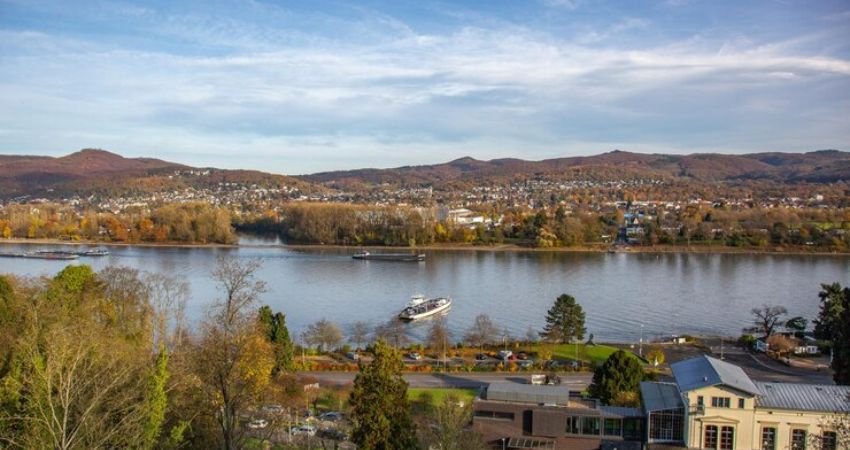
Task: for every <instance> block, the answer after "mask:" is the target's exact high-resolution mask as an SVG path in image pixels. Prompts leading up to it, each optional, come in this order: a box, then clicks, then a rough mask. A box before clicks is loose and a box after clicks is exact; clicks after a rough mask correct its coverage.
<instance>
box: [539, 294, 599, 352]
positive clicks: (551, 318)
mask: <svg viewBox="0 0 850 450" xmlns="http://www.w3.org/2000/svg"><path fill="white" fill-rule="evenodd" d="M586 332H587V329H586V328H585V327H584V310H583V309H582V307H581V305H579V304H578V303H576V299H575V298H573V296H571V295H567V294H562V295H561V296H559V297H558V298H557V299H555V304H554V305H552V308H550V309H549V312H548V313H547V314H546V326H545V327H544V328H543V332H542V333H540V335H541V336H543V337H544V338H546V339H548V340H549V341H553V342H561V343H562V344H566V343H569V342H572V341H573V339H575V340H578V341H580V340H582V339H584V333H586Z"/></svg>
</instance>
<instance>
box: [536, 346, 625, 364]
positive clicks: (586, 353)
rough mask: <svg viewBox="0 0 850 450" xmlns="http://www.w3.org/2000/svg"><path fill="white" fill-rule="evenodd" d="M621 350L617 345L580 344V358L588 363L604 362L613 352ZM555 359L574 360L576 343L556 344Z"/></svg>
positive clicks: (553, 354) (553, 353)
mask: <svg viewBox="0 0 850 450" xmlns="http://www.w3.org/2000/svg"><path fill="white" fill-rule="evenodd" d="M617 350H619V349H618V348H616V347H610V346H607V345H586V344H578V359H579V360H580V361H584V362H586V363H596V364H602V363H604V362H605V360H606V359H608V357H609V356H611V354H612V353H614V352H616V351H617ZM552 356H553V358H554V359H569V360H573V359H575V357H576V345H575V344H560V345H556V346H555V349H554V351H553V352H552Z"/></svg>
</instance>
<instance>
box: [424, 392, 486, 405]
mask: <svg viewBox="0 0 850 450" xmlns="http://www.w3.org/2000/svg"><path fill="white" fill-rule="evenodd" d="M422 394H426V395H430V396H431V404H432V405H438V404H440V403H442V402H443V400H445V398H446V397H448V396H449V395H454V396H455V397H457V398H458V400H461V401H463V402H464V403H467V404H468V403H470V402H472V399H474V398H475V395H476V394H478V389H458V388H410V389H408V390H407V398H408V399H410V400H411V401H416V400H419V399H420V397H421V396H422Z"/></svg>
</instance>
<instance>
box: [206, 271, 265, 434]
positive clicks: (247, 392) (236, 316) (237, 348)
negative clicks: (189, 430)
mask: <svg viewBox="0 0 850 450" xmlns="http://www.w3.org/2000/svg"><path fill="white" fill-rule="evenodd" d="M259 267H260V263H259V261H249V262H244V263H243V262H241V261H239V260H237V259H227V258H224V257H220V258H219V259H218V261H217V263H216V266H215V268H214V269H213V272H212V276H213V279H214V280H215V282H216V284H217V285H218V290H219V292H221V293H222V297H221V298H219V299H218V300H217V301H216V302H215V303H214V304H213V305H212V307H211V309H210V312H209V314H208V318H207V319H206V320H205V321H204V322H203V323H202V324H201V326H200V333H199V340H198V343H197V349H196V351H195V359H196V362H195V374H196V376H197V377H198V379H199V380H200V382H201V383H200V386H199V389H200V390H201V392H200V394H201V395H202V396H203V399H204V403H205V412H206V415H207V417H210V418H212V420H213V422H214V423H215V425H216V427H217V428H218V437H219V445H220V446H221V447H222V448H224V449H226V450H232V449H236V448H240V447H241V446H242V444H243V441H244V437H245V436H244V434H243V430H242V427H240V426H239V420H240V418H241V417H242V415H243V414H244V412H245V409H246V408H247V407H248V406H250V405H252V404H254V403H255V402H258V401H259V400H260V398H261V394H262V393H263V391H264V389H265V388H266V387H267V385H268V383H269V380H270V377H271V372H272V369H273V368H274V363H275V361H274V359H273V356H272V355H273V354H274V351H273V349H272V348H271V345H270V344H269V343H268V341H267V340H266V337H265V336H264V335H263V334H262V330H261V327H259V326H258V325H257V319H256V315H255V314H254V311H256V310H254V309H253V305H254V303H256V302H257V300H258V298H259V296H260V295H261V294H262V293H263V292H265V291H266V287H265V283H264V282H262V281H260V280H257V278H256V272H257V270H258V269H259Z"/></svg>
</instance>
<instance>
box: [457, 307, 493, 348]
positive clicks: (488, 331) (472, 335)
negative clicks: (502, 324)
mask: <svg viewBox="0 0 850 450" xmlns="http://www.w3.org/2000/svg"><path fill="white" fill-rule="evenodd" d="M498 337H499V328H498V327H497V326H496V324H494V323H493V321H492V320H490V316H488V315H487V314H479V315H478V316H477V317H476V318H475V322H473V323H472V326H471V327H469V330H467V332H466V334H465V335H464V337H463V340H464V341H466V342H467V343H469V344H472V345H474V346H476V347H479V348H481V347H483V346H485V345H487V344H493V343H494V342H496V339H498Z"/></svg>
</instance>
